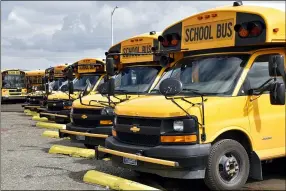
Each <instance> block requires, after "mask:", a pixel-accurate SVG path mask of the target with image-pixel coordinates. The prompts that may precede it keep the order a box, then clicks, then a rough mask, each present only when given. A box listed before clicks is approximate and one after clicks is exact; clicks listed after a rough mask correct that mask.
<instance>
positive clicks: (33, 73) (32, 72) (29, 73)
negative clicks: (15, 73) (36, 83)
mask: <svg viewBox="0 0 286 191" xmlns="http://www.w3.org/2000/svg"><path fill="white" fill-rule="evenodd" d="M25 73H26V76H38V75H41V76H44V75H45V70H30V71H25Z"/></svg>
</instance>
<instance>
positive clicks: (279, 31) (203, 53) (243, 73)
mask: <svg viewBox="0 0 286 191" xmlns="http://www.w3.org/2000/svg"><path fill="white" fill-rule="evenodd" d="M158 40H159V41H160V53H161V54H162V56H164V54H163V53H165V54H169V55H170V54H177V53H183V58H181V59H179V60H178V61H177V62H176V64H175V66H174V67H173V69H172V71H171V73H169V74H168V75H169V78H166V79H165V80H163V81H162V82H161V83H160V85H159V86H156V87H155V88H154V94H153V95H148V96H145V97H142V98H136V99H133V100H130V101H128V102H125V103H122V104H118V105H116V107H115V120H114V126H113V133H112V135H113V136H112V137H108V138H107V139H106V141H105V147H98V151H99V152H100V153H108V154H111V155H112V163H113V165H115V166H121V167H124V168H128V169H132V170H136V171H139V172H147V173H153V174H157V175H160V176H164V177H172V178H180V179H204V180H205V183H206V184H207V186H208V187H209V188H210V189H214V190H238V189H240V188H241V187H242V186H243V185H244V184H245V183H246V181H247V179H248V177H252V178H254V179H258V180H261V179H262V178H263V177H262V165H261V164H262V163H263V161H267V160H272V159H275V158H279V157H285V156H286V154H285V149H286V148H285V133H286V132H285V68H286V66H285V12H283V11H280V10H276V9H273V8H266V7H258V6H247V5H242V4H241V3H239V2H235V3H234V4H233V6H228V7H222V8H215V9H211V10H208V11H205V12H201V13H198V14H196V15H193V16H190V17H188V18H186V19H184V20H182V21H179V22H177V23H175V24H173V25H171V26H170V27H168V28H166V29H165V30H164V31H163V34H162V35H161V36H160V37H159V38H158ZM159 92H160V93H161V94H163V96H162V95H159Z"/></svg>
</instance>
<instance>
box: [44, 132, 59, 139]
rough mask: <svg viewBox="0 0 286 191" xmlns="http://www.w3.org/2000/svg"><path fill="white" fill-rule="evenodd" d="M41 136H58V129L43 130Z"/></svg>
mask: <svg viewBox="0 0 286 191" xmlns="http://www.w3.org/2000/svg"><path fill="white" fill-rule="evenodd" d="M42 137H50V138H60V136H59V132H58V131H44V132H43V134H42Z"/></svg>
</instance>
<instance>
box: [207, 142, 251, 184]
mask: <svg viewBox="0 0 286 191" xmlns="http://www.w3.org/2000/svg"><path fill="white" fill-rule="evenodd" d="M248 174H249V157H248V154H247V152H246V150H245V149H244V147H243V146H242V145H241V144H240V143H239V142H237V141H235V140H231V139H224V140H221V141H218V142H216V143H215V144H214V145H213V146H212V148H211V151H210V155H209V158H208V164H207V168H206V173H205V183H206V185H207V186H208V187H209V188H210V189H211V190H238V189H240V188H241V187H243V185H244V184H245V183H246V181H247V179H248Z"/></svg>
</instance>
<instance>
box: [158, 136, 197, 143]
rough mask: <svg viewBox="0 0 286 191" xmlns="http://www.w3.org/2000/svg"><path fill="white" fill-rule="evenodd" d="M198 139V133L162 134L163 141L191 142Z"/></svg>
mask: <svg viewBox="0 0 286 191" xmlns="http://www.w3.org/2000/svg"><path fill="white" fill-rule="evenodd" d="M196 141H197V136H196V135H180V136H161V142H162V143H189V142H196Z"/></svg>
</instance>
